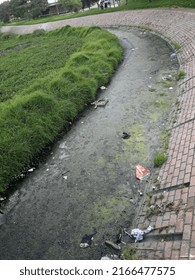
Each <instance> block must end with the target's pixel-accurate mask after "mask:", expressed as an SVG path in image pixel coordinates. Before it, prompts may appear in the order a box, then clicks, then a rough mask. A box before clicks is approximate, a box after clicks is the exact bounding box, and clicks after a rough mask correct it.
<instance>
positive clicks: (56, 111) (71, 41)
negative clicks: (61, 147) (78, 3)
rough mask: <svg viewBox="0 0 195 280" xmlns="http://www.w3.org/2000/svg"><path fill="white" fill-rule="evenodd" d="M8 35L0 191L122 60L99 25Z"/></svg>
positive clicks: (0, 67)
mask: <svg viewBox="0 0 195 280" xmlns="http://www.w3.org/2000/svg"><path fill="white" fill-rule="evenodd" d="M5 37H6V38H4V37H3V38H2V36H1V37H0V43H1V53H2V55H1V56H0V73H1V75H0V79H1V82H0V85H1V86H0V87H1V89H0V98H1V102H0V129H1V134H0V192H3V191H5V190H6V188H7V187H8V185H9V183H10V182H11V181H13V180H14V179H15V178H17V177H18V176H19V175H20V173H22V172H25V171H26V170H27V169H28V168H29V167H30V164H31V163H32V160H33V159H34V158H36V157H37V156H38V155H39V153H40V152H41V151H42V150H43V149H44V147H46V145H49V144H52V143H53V141H54V140H55V138H56V136H57V135H58V134H59V132H60V131H62V129H63V128H64V126H66V124H67V123H69V122H72V121H74V120H75V119H76V118H77V116H78V114H79V113H80V112H81V111H82V110H83V109H84V108H85V104H88V103H90V102H92V101H93V100H94V99H95V96H96V92H97V89H98V88H99V87H100V86H101V85H105V84H107V83H108V82H109V80H110V78H111V76H112V74H113V73H114V71H115V69H116V67H117V65H118V63H119V61H120V60H121V59H122V49H121V47H120V44H119V42H118V39H117V38H116V37H115V36H114V35H112V34H111V33H108V32H107V31H105V30H102V29H101V28H99V27H81V28H71V27H69V26H66V27H64V28H61V29H59V30H55V31H50V32H43V34H40V32H38V33H37V32H35V33H34V34H31V35H30V34H29V35H22V36H18V35H17V36H5ZM17 46H19V49H17ZM21 46H22V47H21ZM23 46H24V47H23ZM3 51H4V53H3Z"/></svg>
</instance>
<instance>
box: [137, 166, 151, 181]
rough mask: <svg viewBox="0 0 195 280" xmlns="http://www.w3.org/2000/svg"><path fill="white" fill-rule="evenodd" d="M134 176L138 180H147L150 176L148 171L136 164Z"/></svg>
mask: <svg viewBox="0 0 195 280" xmlns="http://www.w3.org/2000/svg"><path fill="white" fill-rule="evenodd" d="M135 176H136V178H137V179H138V180H141V181H142V180H147V179H148V177H149V176H150V170H148V169H145V168H144V167H143V166H141V165H140V164H138V165H137V166H136V168H135Z"/></svg>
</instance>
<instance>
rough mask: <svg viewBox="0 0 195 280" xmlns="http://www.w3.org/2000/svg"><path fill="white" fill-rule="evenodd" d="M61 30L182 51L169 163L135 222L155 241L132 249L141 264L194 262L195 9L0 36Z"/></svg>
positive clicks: (108, 17)
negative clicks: (134, 38)
mask: <svg viewBox="0 0 195 280" xmlns="http://www.w3.org/2000/svg"><path fill="white" fill-rule="evenodd" d="M64 25H71V26H92V25H94V26H95V25H98V26H119V25H120V26H138V27H143V28H146V29H151V30H153V31H155V32H157V33H158V34H160V36H162V37H164V38H165V39H166V40H168V41H169V42H172V45H176V44H177V45H178V46H181V48H180V49H179V50H178V52H177V55H178V59H179V62H180V68H181V70H184V71H185V74H186V75H185V78H184V80H182V81H181V82H180V94H179V110H178V115H177V120H176V122H175V123H174V126H173V127H172V128H171V129H170V132H171V138H170V143H169V149H168V160H167V162H166V163H165V164H164V165H163V166H162V168H161V169H160V173H159V177H158V182H159V188H158V189H157V190H155V191H154V190H152V186H150V188H151V191H150V192H149V193H148V199H147V201H148V202H147V203H148V205H147V204H146V203H145V204H143V205H142V207H141V211H140V213H139V215H138V217H137V219H136V221H135V225H136V226H137V227H138V228H140V229H144V228H145V227H146V225H148V223H150V224H151V225H152V226H155V228H156V229H155V231H154V232H155V235H156V237H155V236H154V233H153V234H152V235H153V239H151V238H149V236H150V234H149V235H148V238H147V237H146V240H145V241H144V242H141V243H136V244H133V245H132V246H135V247H139V250H137V252H139V256H140V258H141V259H175V260H177V259H182V260H185V259H191V260H195V153H194V149H195V9H194V10H190V9H189V10H188V9H148V10H136V11H124V12H117V13H110V14H102V15H95V16H88V17H83V18H76V19H70V20H65V21H58V22H53V23H46V24H37V25H33V26H12V27H11V26H7V27H1V28H0V31H2V32H8V31H9V32H15V33H19V34H23V33H29V32H32V31H34V30H36V29H41V28H43V29H45V30H51V29H55V28H58V27H61V26H64ZM149 205H150V206H151V205H153V207H155V208H153V209H152V208H151V207H149ZM155 205H156V206H155ZM157 205H158V207H157ZM148 209H149V210H148ZM157 228H160V229H157ZM154 238H155V239H154Z"/></svg>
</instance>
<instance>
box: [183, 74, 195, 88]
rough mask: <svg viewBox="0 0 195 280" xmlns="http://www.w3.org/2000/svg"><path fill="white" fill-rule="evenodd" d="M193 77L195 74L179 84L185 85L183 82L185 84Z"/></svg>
mask: <svg viewBox="0 0 195 280" xmlns="http://www.w3.org/2000/svg"><path fill="white" fill-rule="evenodd" d="M193 78H195V75H194V76H192V77H190V78H189V79H187V80H185V81H183V82H182V83H180V84H179V86H181V85H183V84H185V83H187V82H189V81H190V80H192V79H193Z"/></svg>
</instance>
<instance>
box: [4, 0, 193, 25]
mask: <svg viewBox="0 0 195 280" xmlns="http://www.w3.org/2000/svg"><path fill="white" fill-rule="evenodd" d="M164 7H184V8H195V1H194V0H128V3H127V5H126V0H121V5H120V7H116V8H112V9H109V8H108V9H104V10H98V9H90V10H88V11H85V12H80V13H76V14H75V13H74V14H68V15H66V14H65V15H55V16H49V17H44V18H40V19H36V20H31V21H28V20H23V21H19V22H15V23H11V25H18V24H19V25H22V24H35V23H44V22H50V21H56V20H62V19H68V18H75V17H82V16H87V15H94V14H99V13H108V12H114V11H121V10H131V9H147V8H164ZM2 25H3V24H2Z"/></svg>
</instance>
